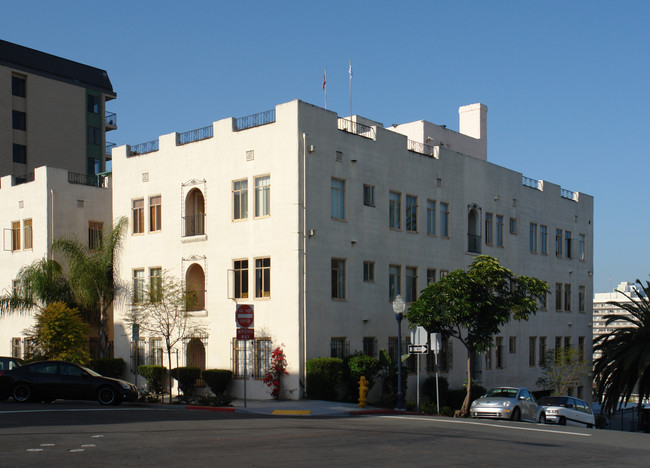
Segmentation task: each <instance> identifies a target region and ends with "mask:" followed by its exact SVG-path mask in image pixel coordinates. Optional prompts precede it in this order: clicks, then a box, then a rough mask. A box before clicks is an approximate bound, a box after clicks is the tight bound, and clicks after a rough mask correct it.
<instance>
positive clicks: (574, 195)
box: [560, 188, 579, 202]
mask: <svg viewBox="0 0 650 468" xmlns="http://www.w3.org/2000/svg"><path fill="white" fill-rule="evenodd" d="M560 196H561V197H562V198H566V199H567V200H573V201H575V202H577V201H578V197H579V195H578V192H572V191H571V190H567V189H563V188H560Z"/></svg>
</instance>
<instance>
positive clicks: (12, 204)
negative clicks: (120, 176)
mask: <svg viewBox="0 0 650 468" xmlns="http://www.w3.org/2000/svg"><path fill="white" fill-rule="evenodd" d="M16 179H17V178H16V177H15V176H10V175H8V176H5V177H2V178H1V179H0V213H2V215H1V220H2V241H3V248H2V250H1V251H0V293H1V294H3V295H5V294H8V293H9V292H10V289H11V288H12V287H13V284H14V281H15V279H16V277H17V276H18V272H19V271H20V269H21V268H23V267H24V266H27V265H30V264H32V263H33V262H35V261H38V260H41V259H44V258H54V259H55V260H58V261H60V260H61V255H60V254H59V255H57V254H56V253H53V252H52V249H51V245H52V240H53V239H58V238H61V237H76V238H78V239H81V240H86V239H88V240H89V241H91V239H94V240H95V241H96V240H97V239H98V237H97V236H98V235H99V234H98V233H101V232H102V230H103V229H104V228H108V229H110V227H111V225H112V216H111V188H110V182H111V181H110V179H108V178H107V179H103V178H101V177H100V178H98V177H96V176H88V175H87V174H78V173H74V172H69V171H67V170H65V169H56V168H51V167H46V166H41V167H37V168H36V169H35V171H34V177H33V180H31V181H30V182H24V181H20V182H21V183H18V184H17V183H16V182H17V181H16ZM34 312H36V311H31V312H30V313H18V312H14V313H8V314H6V315H4V316H3V317H1V318H0V355H2V356H16V357H21V358H22V357H23V356H24V355H25V351H26V346H28V343H27V342H26V340H25V334H24V333H23V331H24V330H25V329H27V328H29V327H31V326H32V325H33V324H34ZM109 328H111V327H110V325H109ZM89 333H90V335H89V337H90V339H91V342H92V341H93V340H94V341H96V339H97V333H96V332H92V331H89ZM109 334H110V330H109Z"/></svg>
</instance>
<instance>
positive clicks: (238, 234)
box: [113, 101, 593, 398]
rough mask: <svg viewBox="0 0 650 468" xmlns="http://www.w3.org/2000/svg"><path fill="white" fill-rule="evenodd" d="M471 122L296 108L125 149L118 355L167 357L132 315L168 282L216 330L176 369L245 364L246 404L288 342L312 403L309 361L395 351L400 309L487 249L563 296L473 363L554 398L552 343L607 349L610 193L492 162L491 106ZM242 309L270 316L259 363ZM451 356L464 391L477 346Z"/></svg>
mask: <svg viewBox="0 0 650 468" xmlns="http://www.w3.org/2000/svg"><path fill="white" fill-rule="evenodd" d="M459 112H460V132H454V131H451V130H449V129H446V128H444V127H442V126H437V125H434V124H431V123H429V122H426V121H417V122H412V123H410V124H404V125H396V126H393V127H390V128H384V127H383V126H382V124H380V123H378V122H373V121H371V120H368V119H364V118H362V117H359V116H352V117H349V118H340V117H338V116H337V115H336V114H335V113H334V112H331V111H328V110H325V109H322V108H318V107H316V106H313V105H310V104H307V103H304V102H301V101H291V102H288V103H284V104H281V105H278V106H276V108H275V109H273V110H271V111H268V112H263V113H260V114H256V115H252V116H247V117H243V118H239V119H234V118H227V119H223V120H220V121H217V122H214V123H213V124H212V125H209V126H208V127H205V128H201V129H197V130H194V131H191V132H186V133H172V134H168V135H162V136H161V137H160V138H159V139H157V140H155V141H152V142H148V143H145V144H141V145H136V146H122V147H119V148H116V149H114V150H113V179H114V187H116V188H117V189H116V190H114V191H113V210H114V214H115V216H116V217H117V216H128V217H129V219H130V225H129V233H128V235H127V237H126V241H125V246H124V250H123V255H122V256H121V264H120V268H119V272H120V275H121V277H120V280H121V281H123V282H130V283H131V284H132V291H133V296H132V297H130V298H128V300H126V301H121V302H120V303H119V304H117V305H116V309H115V311H114V313H115V337H114V339H115V355H116V356H120V357H123V358H125V359H129V358H130V356H131V354H132V352H131V350H132V349H134V348H135V347H137V349H139V350H140V353H141V355H142V357H143V358H144V360H145V361H147V360H150V361H152V362H156V361H159V360H160V356H161V351H160V347H161V337H159V336H143V335H142V333H141V334H140V337H139V342H138V343H137V344H136V345H137V346H134V343H133V342H132V338H133V336H132V335H131V326H130V324H129V322H128V320H127V316H128V315H129V311H130V309H131V308H132V307H134V306H137V302H138V294H139V292H141V291H142V290H143V289H144V286H145V284H147V283H148V282H152V283H153V282H154V281H158V278H159V277H160V275H161V274H163V272H167V274H169V275H173V276H176V277H178V278H180V279H181V280H183V281H184V282H185V284H186V285H187V288H188V289H190V290H191V291H193V292H194V293H195V294H196V297H197V298H198V299H199V301H198V304H197V305H196V307H194V309H195V310H192V311H191V315H192V317H193V319H194V320H196V321H197V322H199V323H201V324H202V325H203V326H204V327H205V330H206V332H205V334H203V335H201V336H194V337H191V338H188V339H187V340H185V342H184V343H183V346H182V347H181V348H180V349H179V350H178V354H177V355H174V357H173V360H174V365H176V363H178V364H179V365H195V366H198V367H202V368H227V369H232V370H233V371H234V372H235V376H236V379H235V384H234V388H233V394H234V395H236V396H241V395H242V393H243V385H242V380H241V377H242V376H243V375H244V374H247V375H249V376H250V377H251V379H252V380H250V381H249V382H248V396H249V397H252V398H264V397H268V396H269V392H268V389H267V388H266V386H264V385H263V383H262V382H261V378H262V376H263V374H264V372H265V370H266V369H267V368H268V365H269V361H270V354H271V351H272V349H273V348H275V347H276V346H284V352H285V354H286V357H287V361H288V371H289V375H288V376H285V377H284V378H283V393H282V397H284V398H300V397H302V395H303V391H304V387H303V384H304V381H305V379H304V374H305V361H306V360H307V359H310V358H314V357H322V356H343V355H346V354H348V353H355V352H359V353H366V354H369V355H372V356H375V357H377V356H378V353H379V350H380V349H382V348H384V349H387V350H388V351H389V352H390V353H391V354H392V355H393V356H394V357H396V356H397V355H398V354H399V352H400V350H398V349H397V348H398V346H397V343H398V339H397V338H398V337H397V326H396V323H395V317H394V313H393V310H392V305H391V304H392V303H391V301H392V300H393V298H394V297H395V296H396V295H397V294H401V295H402V296H403V297H404V298H405V300H406V301H407V302H412V301H414V300H415V299H416V298H417V296H418V294H419V292H420V291H421V290H422V289H423V288H424V287H425V286H426V285H427V283H429V282H431V281H436V280H438V279H439V278H441V277H443V276H444V275H445V274H447V272H449V271H452V270H455V269H458V268H466V267H467V266H468V265H469V264H470V263H471V262H472V260H473V259H474V257H475V256H476V255H479V254H487V255H492V256H494V257H497V258H498V259H499V261H500V262H501V264H503V265H504V266H506V267H508V268H510V269H511V270H513V271H514V272H515V273H516V274H524V275H530V276H535V277H537V278H540V279H542V280H545V281H547V282H548V283H549V284H550V286H551V293H550V295H549V297H548V298H547V300H546V301H544V302H543V303H542V304H540V310H539V311H538V312H537V314H536V315H535V316H533V317H531V318H530V320H528V321H526V322H513V323H510V324H508V325H507V326H505V327H503V329H502V330H501V333H500V335H499V336H498V337H496V339H495V342H494V347H493V348H492V349H491V350H490V351H489V352H487V353H485V354H481V355H478V356H474V357H473V359H474V360H475V364H476V366H475V369H476V371H475V374H474V379H475V380H476V381H478V382H479V383H481V384H482V385H484V386H486V387H489V386H493V385H522V386H528V387H530V388H532V389H534V390H541V389H538V388H537V387H536V384H535V381H536V379H537V378H538V377H539V375H540V372H541V370H540V363H541V361H542V357H543V354H544V352H545V351H546V350H547V349H552V348H554V347H555V348H557V347H565V346H573V347H580V348H583V351H584V355H585V356H591V342H592V339H591V328H590V326H591V317H592V300H591V299H592V297H593V291H592V271H593V261H592V245H593V224H592V222H593V198H592V197H591V196H589V195H585V194H583V193H578V192H571V191H568V190H565V189H563V188H561V187H559V186H558V185H555V184H552V183H550V182H546V181H541V180H535V179H531V178H528V177H524V176H522V174H521V173H518V172H515V171H513V170H510V169H507V168H503V167H500V166H497V165H495V164H492V163H490V162H488V160H487V108H486V107H485V106H484V105H482V104H474V105H470V106H464V107H461V108H460V110H459ZM241 304H249V305H251V306H252V307H253V308H254V330H255V331H254V336H255V339H254V340H253V341H252V342H251V343H249V344H248V345H247V346H248V350H249V351H250V352H249V353H248V359H247V370H245V369H244V360H243V356H244V353H243V350H244V343H243V342H241V341H239V340H237V339H236V324H235V310H236V307H237V306H238V305H241ZM402 333H403V335H404V336H403V341H404V343H406V342H407V341H408V339H407V337H408V335H409V332H408V328H407V327H406V326H404V327H402ZM404 348H405V345H403V349H402V351H404V350H405V349H404ZM425 361H427V363H426V364H427V365H426V366H425V365H424V363H423V369H422V370H423V372H432V370H433V369H432V367H431V365H430V364H431V361H432V359H427V360H425ZM439 361H440V362H441V369H442V371H443V375H445V376H447V378H448V379H449V383H450V385H451V386H452V387H460V386H461V385H462V384H463V381H464V379H465V361H466V355H465V350H464V348H463V347H462V345H460V343H458V342H455V341H454V340H450V341H449V342H447V343H444V345H443V349H442V353H441V355H440V356H439ZM164 362H166V359H165V361H164ZM411 365H412V364H411ZM413 384H414V381H413V380H412V381H411V385H410V386H409V387H410V391H411V392H414V389H415V386H414V385H413ZM590 386H591V383H590V382H588V381H585V382H584V383H583V385H582V386H580V387H579V388H577V389H575V391H576V393H577V394H582V393H583V392H584V390H583V388H590Z"/></svg>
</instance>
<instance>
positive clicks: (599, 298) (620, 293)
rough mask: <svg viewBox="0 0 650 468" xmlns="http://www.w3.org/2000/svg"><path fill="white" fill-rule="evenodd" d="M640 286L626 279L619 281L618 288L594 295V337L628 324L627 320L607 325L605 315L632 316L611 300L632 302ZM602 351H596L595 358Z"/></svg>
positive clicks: (623, 302) (624, 302)
mask: <svg viewBox="0 0 650 468" xmlns="http://www.w3.org/2000/svg"><path fill="white" fill-rule="evenodd" d="M637 288H638V286H636V285H635V284H633V283H628V282H627V281H624V282H622V283H619V285H618V286H617V287H616V290H614V291H612V292H606V293H596V294H595V295H594V315H593V327H594V328H593V330H594V339H595V338H597V337H598V336H600V335H605V334H608V333H611V332H612V331H614V330H616V329H617V328H620V327H625V326H627V325H628V324H627V322H619V321H616V322H612V323H611V324H609V325H607V326H606V325H605V315H609V314H617V315H622V316H627V317H630V316H631V315H630V313H629V312H627V311H626V310H624V309H621V308H620V307H616V306H614V305H612V304H609V302H619V303H622V304H628V303H631V302H632V301H631V300H630V298H632V299H637V295H636V292H635V290H636V289H637ZM599 355H600V353H594V360H596V359H597V358H598V357H599Z"/></svg>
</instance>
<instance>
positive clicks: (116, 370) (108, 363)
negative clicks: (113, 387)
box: [91, 358, 124, 379]
mask: <svg viewBox="0 0 650 468" xmlns="http://www.w3.org/2000/svg"><path fill="white" fill-rule="evenodd" d="M91 368H92V369H93V370H94V371H96V372H98V373H100V374H102V375H103V376H104V377H113V378H114V379H117V378H119V377H120V376H121V375H122V371H123V370H124V359H122V358H102V359H96V360H94V361H93V362H92V364H91Z"/></svg>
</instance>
